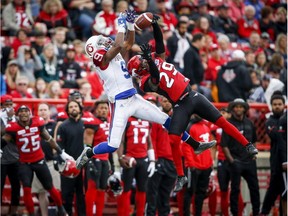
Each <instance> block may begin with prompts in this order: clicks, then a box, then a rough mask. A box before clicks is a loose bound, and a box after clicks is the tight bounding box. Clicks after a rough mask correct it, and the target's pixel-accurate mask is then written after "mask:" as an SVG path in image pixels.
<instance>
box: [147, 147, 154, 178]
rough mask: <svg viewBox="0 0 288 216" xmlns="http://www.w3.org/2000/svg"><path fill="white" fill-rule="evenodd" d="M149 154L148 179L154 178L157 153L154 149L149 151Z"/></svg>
mask: <svg viewBox="0 0 288 216" xmlns="http://www.w3.org/2000/svg"><path fill="white" fill-rule="evenodd" d="M147 153H148V159H149V166H148V169H147V172H148V173H149V174H148V177H149V178H150V177H152V176H153V174H154V173H155V169H156V168H155V152H154V149H149V150H148V151H147Z"/></svg>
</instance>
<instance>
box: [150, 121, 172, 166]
mask: <svg viewBox="0 0 288 216" xmlns="http://www.w3.org/2000/svg"><path fill="white" fill-rule="evenodd" d="M151 138H152V144H153V148H154V151H155V158H156V160H157V159H158V158H165V159H168V160H171V161H173V156H172V151H171V146H170V142H169V134H168V131H167V130H166V129H165V128H164V126H163V125H160V124H157V123H153V124H152V130H151Z"/></svg>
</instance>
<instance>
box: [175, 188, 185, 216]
mask: <svg viewBox="0 0 288 216" xmlns="http://www.w3.org/2000/svg"><path fill="white" fill-rule="evenodd" d="M184 194H185V188H183V189H182V190H180V191H179V192H178V193H177V194H176V197H177V205H178V209H179V213H178V215H179V216H183V213H184V212H183V210H184Z"/></svg>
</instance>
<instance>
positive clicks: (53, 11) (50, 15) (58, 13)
mask: <svg viewBox="0 0 288 216" xmlns="http://www.w3.org/2000/svg"><path fill="white" fill-rule="evenodd" d="M36 21H37V22H41V23H44V24H45V25H46V27H47V29H48V32H49V33H50V34H51V33H54V28H56V27H66V28H68V29H69V33H68V35H67V36H68V38H69V39H74V38H75V34H74V32H73V30H72V29H71V21H70V18H69V16H68V13H67V11H66V10H65V9H63V4H62V2H61V1H60V0H49V1H46V2H45V3H44V5H43V8H42V11H41V12H40V14H39V16H38V17H37V20H36Z"/></svg>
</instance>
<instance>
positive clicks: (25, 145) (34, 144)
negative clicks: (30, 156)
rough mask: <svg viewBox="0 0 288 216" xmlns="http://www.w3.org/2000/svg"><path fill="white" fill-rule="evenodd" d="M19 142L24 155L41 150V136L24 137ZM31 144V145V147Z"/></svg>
mask: <svg viewBox="0 0 288 216" xmlns="http://www.w3.org/2000/svg"><path fill="white" fill-rule="evenodd" d="M19 142H20V143H22V144H21V151H22V152H23V153H28V152H35V151H37V150H38V149H39V148H40V136H39V134H36V135H34V136H31V137H23V138H20V139H19ZM29 143H31V145H30V146H29Z"/></svg>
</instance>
